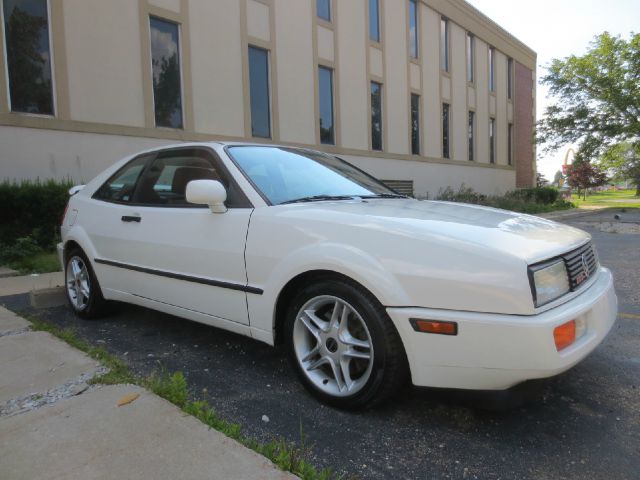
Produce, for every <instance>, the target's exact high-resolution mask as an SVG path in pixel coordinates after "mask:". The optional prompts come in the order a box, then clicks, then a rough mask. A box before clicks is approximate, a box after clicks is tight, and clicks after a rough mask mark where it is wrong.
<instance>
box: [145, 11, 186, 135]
mask: <svg viewBox="0 0 640 480" xmlns="http://www.w3.org/2000/svg"><path fill="white" fill-rule="evenodd" d="M150 22H151V23H150V25H151V64H152V68H153V102H154V107H155V114H156V126H158V127H170V128H182V86H181V78H180V51H179V47H180V45H179V33H178V25H177V24H176V23H173V22H168V21H166V20H160V19H159V18H155V17H151V19H150Z"/></svg>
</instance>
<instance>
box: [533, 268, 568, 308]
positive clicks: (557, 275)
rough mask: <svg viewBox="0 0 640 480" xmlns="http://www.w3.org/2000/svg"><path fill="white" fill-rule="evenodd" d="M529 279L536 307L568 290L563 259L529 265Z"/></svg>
mask: <svg viewBox="0 0 640 480" xmlns="http://www.w3.org/2000/svg"><path fill="white" fill-rule="evenodd" d="M529 279H530V281H531V291H532V292H533V302H534V303H535V306H536V307H541V306H542V305H545V304H547V303H549V302H552V301H553V300H555V299H556V298H560V297H561V296H562V295H564V294H565V293H567V292H568V291H569V290H570V287H569V277H568V276H567V267H566V266H565V264H564V260H557V261H554V262H553V263H543V264H541V265H534V266H533V267H529Z"/></svg>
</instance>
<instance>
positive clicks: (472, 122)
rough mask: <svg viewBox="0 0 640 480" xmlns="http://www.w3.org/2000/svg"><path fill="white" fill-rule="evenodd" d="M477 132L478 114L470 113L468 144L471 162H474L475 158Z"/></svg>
mask: <svg viewBox="0 0 640 480" xmlns="http://www.w3.org/2000/svg"><path fill="white" fill-rule="evenodd" d="M475 131H476V114H475V112H469V123H468V125H467V142H468V143H469V160H470V161H473V159H474V157H475Z"/></svg>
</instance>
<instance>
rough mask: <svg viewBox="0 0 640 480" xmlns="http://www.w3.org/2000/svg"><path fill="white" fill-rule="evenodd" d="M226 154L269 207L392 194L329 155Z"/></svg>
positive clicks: (275, 150) (233, 150) (274, 150)
mask: <svg viewBox="0 0 640 480" xmlns="http://www.w3.org/2000/svg"><path fill="white" fill-rule="evenodd" d="M228 151H229V154H230V155H231V157H232V158H233V159H234V160H235V162H236V163H237V164H238V166H239V167H240V168H241V169H242V170H243V172H244V173H245V175H246V176H247V177H249V178H250V179H251V181H252V182H253V184H254V185H255V186H256V187H257V188H258V190H260V192H262V194H263V195H264V196H265V197H266V198H267V199H268V200H269V201H270V202H271V203H272V204H278V203H282V202H287V201H291V200H295V199H299V198H304V197H310V196H317V195H331V196H335V195H348V196H368V195H377V194H393V193H394V192H393V191H392V190H390V189H389V188H388V187H386V186H385V185H384V184H382V183H381V182H379V181H378V180H376V179H374V178H373V177H371V176H369V175H367V174H366V173H364V172H362V171H361V170H358V169H357V168H355V167H354V166H352V165H350V164H349V163H347V162H345V161H344V160H341V159H339V158H336V157H333V156H331V155H325V154H322V153H320V152H311V151H308V150H298V149H293V148H283V147H261V146H256V147H253V146H246V147H245V146H242V147H230V148H229V150H228Z"/></svg>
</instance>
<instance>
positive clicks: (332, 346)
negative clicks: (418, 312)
mask: <svg viewBox="0 0 640 480" xmlns="http://www.w3.org/2000/svg"><path fill="white" fill-rule="evenodd" d="M284 328H285V335H286V336H285V338H286V344H287V350H288V356H289V360H290V362H291V364H292V366H293V368H294V369H295V371H296V373H297V374H298V376H299V377H300V380H301V381H302V383H303V385H304V386H305V388H306V389H307V390H308V391H309V392H311V393H312V394H313V395H314V396H315V397H317V398H318V399H319V400H320V401H322V402H323V403H326V404H329V405H332V406H334V407H338V408H344V409H356V408H370V407H373V406H374V405H377V404H379V403H381V402H384V401H385V400H388V399H389V398H391V396H392V395H393V394H395V393H397V392H398V390H400V388H401V387H402V386H403V385H404V384H405V383H406V381H407V379H408V373H409V368H408V362H407V358H406V354H405V351H404V347H403V345H402V341H401V339H400V336H399V335H398V332H397V330H396V328H395V326H394V325H393V323H392V321H391V319H390V318H389V316H388V315H387V312H386V311H385V309H384V307H383V306H382V305H381V304H380V302H378V300H377V299H376V298H375V297H374V296H373V295H372V294H371V293H370V292H369V291H367V290H366V289H364V288H363V287H362V286H360V285H358V284H357V283H355V282H351V281H349V280H347V279H343V278H339V279H336V278H324V279H322V280H320V281H318V282H316V283H314V284H311V285H309V286H307V287H304V288H303V289H302V290H300V291H299V292H298V293H297V294H296V295H295V296H294V298H293V299H292V301H291V303H290V305H289V308H288V309H287V314H286V318H285V324H284Z"/></svg>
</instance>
